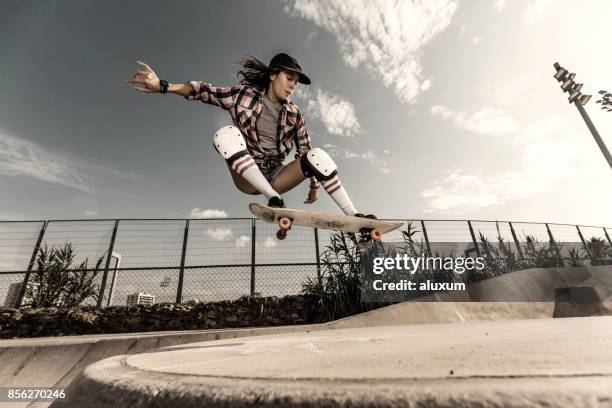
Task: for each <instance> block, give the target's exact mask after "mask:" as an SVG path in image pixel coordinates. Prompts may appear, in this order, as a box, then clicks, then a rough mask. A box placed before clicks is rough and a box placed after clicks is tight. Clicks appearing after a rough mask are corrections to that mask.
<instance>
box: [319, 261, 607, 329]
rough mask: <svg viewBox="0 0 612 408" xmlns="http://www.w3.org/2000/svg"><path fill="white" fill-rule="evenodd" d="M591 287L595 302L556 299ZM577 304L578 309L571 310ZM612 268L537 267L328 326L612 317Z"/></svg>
mask: <svg viewBox="0 0 612 408" xmlns="http://www.w3.org/2000/svg"><path fill="white" fill-rule="evenodd" d="M578 287H583V288H585V287H590V288H593V290H592V292H593V295H592V296H591V297H590V302H589V303H590V304H589V305H587V304H585V302H582V303H580V302H573V303H572V304H569V305H568V304H566V305H564V307H561V308H560V307H559V306H557V307H556V306H555V305H556V304H557V303H559V302H565V303H567V302H568V300H567V299H566V298H562V299H556V296H558V294H559V293H561V292H559V289H568V288H578ZM572 305H573V306H572ZM611 312H612V266H591V267H576V268H533V269H525V270H521V271H516V272H511V273H508V274H505V275H502V276H498V277H495V278H491V279H487V280H484V281H480V282H476V283H474V284H471V285H469V287H468V290H467V291H465V292H459V293H441V294H436V295H431V296H426V297H423V298H419V299H416V300H414V301H409V302H403V303H398V304H395V305H391V306H387V307H384V308H381V309H376V310H372V311H370V312H366V313H361V314H359V315H355V316H350V317H347V318H344V319H340V320H336V321H333V322H330V323H327V324H326V326H327V327H329V328H350V327H370V326H389V325H404V324H427V323H453V322H469V321H483V320H484V321H493V320H513V319H546V318H552V317H577V316H600V315H608V314H612V313H611Z"/></svg>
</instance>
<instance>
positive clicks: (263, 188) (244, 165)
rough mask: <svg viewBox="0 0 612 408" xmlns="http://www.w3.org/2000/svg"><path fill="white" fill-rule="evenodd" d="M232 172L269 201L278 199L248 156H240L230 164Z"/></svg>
mask: <svg viewBox="0 0 612 408" xmlns="http://www.w3.org/2000/svg"><path fill="white" fill-rule="evenodd" d="M231 167H232V170H234V171H235V172H236V173H238V174H240V175H241V176H242V177H244V178H245V179H246V181H248V182H249V183H251V185H252V186H253V187H255V188H256V189H257V191H259V192H260V193H261V194H263V195H264V196H266V198H267V199H268V200H269V199H270V198H272V197H274V196H276V197H280V194H278V193H277V192H276V191H275V190H274V189H273V188H272V186H271V185H270V183H269V182H268V180H267V179H266V178H265V177H264V175H263V174H261V170H259V167H257V164H256V163H255V160H253V158H252V157H251V156H250V155H246V156H242V157H240V158H239V159H236V160H235V161H234V162H233V163H232V164H231Z"/></svg>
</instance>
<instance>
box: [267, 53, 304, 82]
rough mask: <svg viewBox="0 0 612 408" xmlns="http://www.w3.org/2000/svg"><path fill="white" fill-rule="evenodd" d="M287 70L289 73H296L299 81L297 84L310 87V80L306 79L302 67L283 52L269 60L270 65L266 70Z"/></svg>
mask: <svg viewBox="0 0 612 408" xmlns="http://www.w3.org/2000/svg"><path fill="white" fill-rule="evenodd" d="M279 68H280V69H287V70H289V71H293V72H296V73H297V74H298V75H299V76H300V79H299V80H298V82H299V83H301V84H304V85H310V78H308V77H307V76H306V75H305V74H304V73H303V72H302V67H300V64H298V62H297V60H296V59H295V58H293V57H292V56H290V55H287V54H285V53H283V52H281V53H280V54H276V55H275V56H274V58H272V59H271V60H270V64H269V65H268V69H269V70H270V71H272V70H274V69H279Z"/></svg>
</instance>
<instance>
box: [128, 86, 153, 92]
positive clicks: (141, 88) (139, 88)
mask: <svg viewBox="0 0 612 408" xmlns="http://www.w3.org/2000/svg"><path fill="white" fill-rule="evenodd" d="M132 89H133V90H135V91H140V92H144V93H153V91H152V90H150V89H147V88H143V87H142V86H134V87H132Z"/></svg>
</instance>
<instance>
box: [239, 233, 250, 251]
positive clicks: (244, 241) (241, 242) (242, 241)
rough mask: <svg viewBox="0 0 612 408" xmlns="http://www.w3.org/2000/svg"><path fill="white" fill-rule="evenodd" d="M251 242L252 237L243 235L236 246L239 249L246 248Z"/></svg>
mask: <svg viewBox="0 0 612 408" xmlns="http://www.w3.org/2000/svg"><path fill="white" fill-rule="evenodd" d="M250 241H251V238H250V237H248V236H246V235H241V236H240V238H238V239H236V241H235V244H236V247H237V248H244V247H245V246H247V244H248V243H249V242H250Z"/></svg>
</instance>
